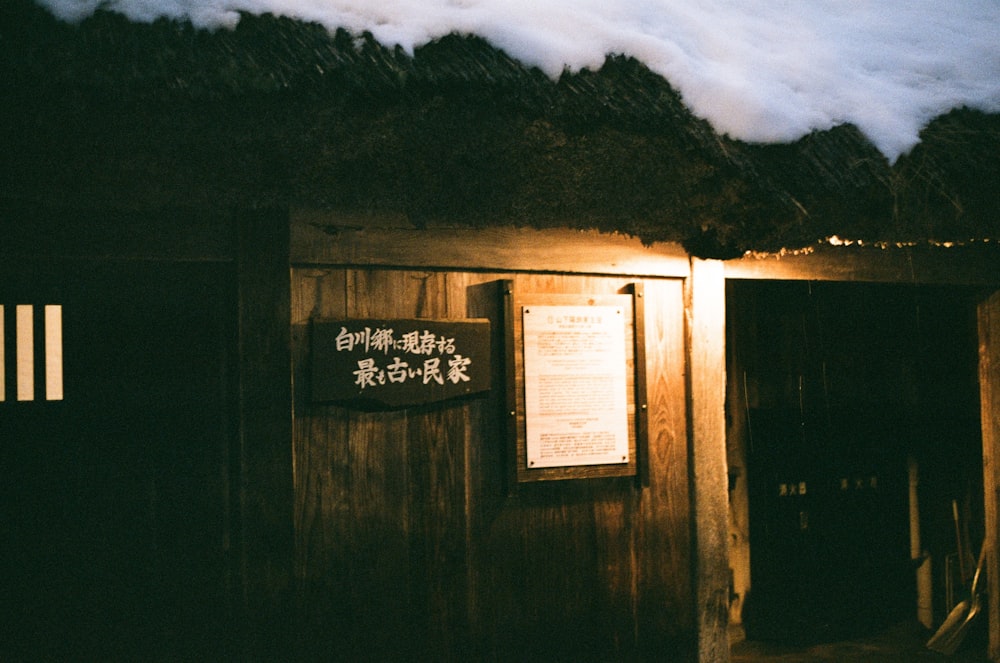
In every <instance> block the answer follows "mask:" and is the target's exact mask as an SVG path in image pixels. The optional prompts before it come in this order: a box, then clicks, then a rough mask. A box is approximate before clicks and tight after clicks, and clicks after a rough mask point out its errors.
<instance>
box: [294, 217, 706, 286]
mask: <svg viewBox="0 0 1000 663" xmlns="http://www.w3.org/2000/svg"><path fill="white" fill-rule="evenodd" d="M291 261H292V263H293V264H295V265H301V266H305V265H319V264H321V265H324V266H330V265H353V266H366V267H369V266H371V267H393V268H399V267H407V268H414V269H419V268H433V269H452V270H470V271H497V272H505V271H518V272H559V273H566V274H611V275H614V276H668V277H678V278H682V277H685V276H687V272H688V258H687V254H686V252H685V251H684V249H683V248H682V247H681V246H680V245H677V244H656V245H654V246H651V247H650V246H644V245H643V244H642V242H640V241H639V240H638V239H636V238H634V237H629V236H627V235H622V234H608V233H600V232H597V231H596V230H588V231H583V230H571V229H568V228H550V229H545V230H535V229H532V228H512V227H502V228H495V227H494V228H454V227H452V228H441V227H432V228H419V229H418V228H414V227H412V226H410V225H408V224H407V223H406V221H405V220H403V219H345V218H342V217H333V216H322V215H316V214H307V213H304V212H299V213H297V214H296V215H295V216H294V217H293V219H292V229H291Z"/></svg>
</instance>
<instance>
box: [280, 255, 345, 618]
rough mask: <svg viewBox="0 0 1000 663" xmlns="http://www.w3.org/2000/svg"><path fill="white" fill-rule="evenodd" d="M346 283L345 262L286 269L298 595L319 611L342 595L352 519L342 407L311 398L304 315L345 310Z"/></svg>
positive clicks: (326, 314)
mask: <svg viewBox="0 0 1000 663" xmlns="http://www.w3.org/2000/svg"><path fill="white" fill-rule="evenodd" d="M345 283H346V273H345V270H343V269H337V268H326V269H312V268H299V269H294V270H292V287H291V314H292V362H293V365H292V373H293V383H294V408H295V409H294V426H295V430H294V444H295V450H294V463H295V464H294V475H295V541H296V547H295V555H296V562H295V573H296V577H297V578H298V579H300V581H301V582H303V583H304V584H305V586H306V588H307V590H309V596H308V597H304V598H305V599H306V600H308V601H310V602H312V604H314V605H315V606H317V608H318V609H317V610H316V612H317V613H319V614H320V615H321V616H322V618H324V619H325V618H326V617H328V616H329V607H330V606H331V605H335V604H337V603H339V602H340V601H339V599H340V598H342V597H341V593H342V591H343V585H344V578H346V577H349V575H350V566H349V563H348V558H347V555H346V554H345V552H344V548H345V541H348V540H349V536H348V535H349V528H350V526H351V523H352V518H351V515H350V482H349V481H348V475H349V467H350V461H349V457H348V453H347V442H346V441H347V438H348V432H347V431H348V424H347V417H346V414H345V413H344V412H343V410H342V409H341V408H337V407H335V406H329V405H322V404H317V405H314V404H312V403H311V402H310V393H309V391H310V385H309V375H310V372H309V366H308V360H309V351H310V348H309V321H310V320H311V319H312V318H313V317H338V316H344V315H346V307H347V301H346V291H345V288H346V286H345ZM319 586H322V589H320V588H319ZM312 589H316V593H315V594H312Z"/></svg>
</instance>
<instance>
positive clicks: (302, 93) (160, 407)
mask: <svg viewBox="0 0 1000 663" xmlns="http://www.w3.org/2000/svg"><path fill="white" fill-rule="evenodd" d="M0 12H2V13H0V20H2V23H0V38H2V43H3V44H4V51H3V55H2V60H0V67H2V72H3V75H2V77H0V81H2V82H0V87H2V95H3V103H2V104H0V106H2V110H0V113H2V117H3V122H2V123H0V131H2V132H3V139H2V140H3V144H4V145H5V150H4V156H3V157H0V242H2V243H0V258H2V260H0V317H2V319H3V325H2V326H0V330H2V331H3V335H2V336H3V344H2V345H0V352H2V354H0V366H2V367H3V372H2V373H0V458H2V467H3V469H4V473H5V475H6V477H7V478H6V479H5V481H4V482H3V489H2V490H3V499H2V507H0V508H2V522H3V523H4V525H3V527H4V530H5V533H4V536H3V543H2V546H0V555H2V557H0V566H2V568H3V569H4V574H5V575H4V579H3V580H4V585H5V586H6V587H7V588H8V590H9V591H7V592H5V594H4V596H3V598H2V599H0V600H2V605H3V611H4V613H3V616H4V620H3V621H4V624H5V631H4V636H3V640H2V641H0V653H2V654H3V655H4V656H5V657H9V658H13V659H17V658H19V657H23V656H31V657H35V656H38V657H39V658H56V659H59V658H66V657H73V658H77V657H79V658H85V659H86V658H94V659H103V660H106V659H109V658H111V659H114V658H129V657H135V656H144V655H150V654H151V653H153V654H156V655H163V656H167V657H170V656H174V657H178V658H181V659H191V658H212V659H226V658H233V659H248V660H293V659H298V660H500V661H507V660H510V661H514V660H518V661H521V660H540V661H552V660H574V661H579V660H602V661H607V660H690V661H695V660H697V661H724V660H728V657H729V646H730V644H729V642H730V630H731V629H730V626H731V625H732V624H739V623H741V622H744V621H745V622H746V623H745V626H746V627H747V629H748V630H750V629H756V630H757V631H756V632H759V633H761V634H762V635H765V636H768V637H770V636H771V635H774V634H773V633H770V632H768V631H769V629H770V630H774V629H777V630H778V631H781V630H782V628H784V629H785V630H789V629H791V630H797V631H798V632H800V633H811V634H814V636H815V637H817V638H822V637H833V636H840V635H843V634H852V633H857V632H859V631H863V630H864V629H865V628H869V627H872V626H876V625H878V624H876V622H878V621H879V620H880V619H883V618H885V617H892V618H898V619H914V618H915V617H914V615H915V614H916V610H917V606H916V604H917V594H918V592H917V590H916V588H915V587H914V586H911V584H912V583H915V581H914V566H915V564H916V563H915V562H914V561H913V557H912V555H911V550H910V545H909V543H910V541H909V538H908V537H909V536H910V525H911V522H910V520H908V516H907V510H908V506H909V504H908V500H907V488H908V485H907V480H908V477H910V476H912V474H908V467H911V466H913V465H918V466H919V470H920V475H919V476H920V481H921V483H920V485H921V486H922V488H921V489H920V490H919V495H920V498H921V501H920V505H921V510H920V513H919V517H918V520H917V522H918V523H919V524H920V525H921V531H922V533H923V536H924V543H923V545H922V547H921V551H920V554H918V555H917V557H918V559H919V557H920V555H922V554H923V551H924V550H923V549H926V550H927V552H928V553H929V554H930V557H931V563H932V564H933V565H934V568H935V571H934V573H935V575H934V580H933V585H934V587H933V589H934V590H935V591H934V592H933V600H934V602H935V607H934V608H933V609H932V613H933V620H934V625H935V626H936V625H937V624H939V623H940V622H941V620H942V619H943V618H944V615H945V614H946V611H947V607H946V605H945V603H944V596H943V595H944V593H945V591H946V590H947V589H948V588H949V587H950V584H949V582H950V581H948V577H946V575H947V574H946V573H945V568H946V567H945V560H946V559H950V560H952V562H954V564H957V565H958V566H961V567H965V566H967V565H966V564H965V563H964V561H965V559H966V558H968V557H969V556H970V555H969V549H971V550H972V555H971V557H972V558H973V559H972V563H973V564H974V563H975V554H976V553H978V551H979V550H980V546H982V547H983V548H985V549H986V551H987V553H986V555H985V563H984V566H985V569H986V578H988V585H989V593H988V597H989V598H988V604H989V605H988V607H989V610H988V617H987V619H988V622H989V629H988V631H986V630H985V629H984V632H988V634H989V636H988V638H986V640H987V642H985V643H984V644H983V645H982V646H983V647H986V648H988V653H989V656H990V658H991V660H995V661H998V660H1000V636H998V634H1000V606H998V600H1000V586H998V578H1000V566H998V557H997V543H998V531H1000V530H998V528H1000V525H998V521H997V502H998V500H1000V492H998V486H1000V476H998V472H1000V470H998V467H997V457H998V453H1000V448H998V445H1000V427H998V423H997V422H998V421H1000V253H998V251H997V248H996V244H995V241H994V240H996V238H997V236H998V235H1000V222H998V219H1000V214H998V211H1000V206H998V204H997V198H996V191H997V190H998V185H1000V119H998V118H997V117H995V116H990V115H984V114H980V113H976V112H973V111H969V110H957V111H955V112H953V113H951V114H949V115H947V116H944V117H941V118H938V119H937V120H935V121H934V122H933V123H932V124H931V125H930V126H929V127H928V128H927V129H926V130H925V132H924V134H923V141H922V142H921V144H920V145H918V146H917V147H916V148H915V149H914V151H913V152H912V153H911V154H909V155H906V156H904V157H903V158H901V159H900V160H899V161H898V162H897V163H895V164H889V163H888V162H887V161H886V160H885V159H884V158H883V157H881V156H880V155H879V154H878V153H877V152H876V151H875V150H874V148H873V147H872V146H871V145H869V144H868V143H867V142H866V141H865V139H864V138H863V137H862V136H861V135H860V134H859V133H858V132H857V131H856V130H855V129H853V128H852V127H849V126H845V127H839V128H837V129H834V130H831V131H829V132H823V133H817V134H814V135H810V136H808V137H806V138H803V139H802V140H801V141H799V142H797V143H795V144H791V145H770V146H768V145H748V144H744V143H740V142H739V141H734V140H731V139H729V138H727V137H724V136H718V135H716V134H714V132H713V131H712V130H711V128H710V127H709V126H708V125H706V124H705V123H703V122H701V121H699V120H697V119H695V118H694V117H692V116H691V115H690V114H689V113H688V112H687V111H686V110H685V109H684V107H683V106H682V104H681V103H680V100H679V98H678V96H677V94H676V93H675V92H674V91H673V90H672V89H671V88H670V86H669V84H668V83H667V82H666V81H663V80H662V79H660V78H659V77H657V76H655V75H653V74H651V73H650V72H648V71H647V70H646V69H645V68H644V67H642V65H640V64H639V63H637V62H634V61H631V60H626V59H617V58H610V59H609V60H608V61H607V63H606V64H605V66H604V68H603V69H601V70H600V71H597V72H589V71H585V72H581V73H579V74H574V75H566V76H564V77H563V78H562V79H560V80H559V81H551V80H549V79H547V78H546V77H544V76H542V75H541V74H540V73H539V72H537V71H533V70H529V69H525V68H524V67H522V66H521V65H519V64H518V63H516V62H514V61H512V60H510V59H509V58H507V57H506V56H505V55H504V54H503V53H501V52H499V51H496V50H495V49H493V48H491V47H490V46H488V45H487V44H485V43H483V42H481V41H478V40H476V39H472V38H457V37H455V38H449V39H445V40H442V41H440V42H436V43H434V44H431V45H429V46H427V47H426V48H424V49H421V50H419V51H418V52H417V53H416V54H415V56H414V57H413V58H410V57H408V56H405V55H403V54H400V53H398V52H392V51H387V50H385V49H383V48H381V47H379V46H378V45H377V44H375V43H374V42H373V41H371V40H370V39H365V38H364V37H356V36H352V35H347V34H345V33H339V34H336V35H329V34H327V33H326V32H325V31H324V30H322V29H321V28H319V27H318V26H313V25H306V24H302V23H298V22H294V21H288V20H284V19H275V18H273V17H262V18H254V17H249V16H248V17H244V18H243V20H242V21H241V22H240V24H239V26H238V27H237V28H236V29H235V30H233V31H231V32H225V31H224V32H219V33H204V32H199V31H197V30H194V29H193V28H191V26H189V25H185V24H178V23H172V22H167V21H160V22H157V23H154V24H152V25H135V24H130V23H128V22H126V21H125V20H124V19H122V18H120V17H118V16H116V15H114V14H108V13H101V12H99V13H98V14H97V15H95V16H94V17H93V18H90V19H87V20H86V21H84V22H83V23H82V24H80V25H78V26H69V25H65V24H62V23H58V22H56V21H55V20H54V19H52V18H51V17H50V16H48V15H47V14H46V13H45V12H43V11H42V10H40V9H37V8H35V7H34V6H33V5H32V4H31V3H30V2H27V1H23V2H22V1H18V2H14V3H10V5H9V6H7V7H5V8H4V9H3V10H0ZM835 236H836V237H841V238H845V239H844V240H837V239H834V240H832V241H831V239H830V238H833V237H835ZM848 240H849V241H848ZM552 296H558V297H567V298H568V299H567V300H566V301H573V302H576V303H577V304H580V305H583V306H586V305H589V304H590V303H592V302H594V301H604V299H603V298H606V297H612V296H617V297H621V296H626V298H627V300H628V302H629V304H628V306H629V308H628V311H629V312H630V313H631V315H630V316H629V319H630V321H631V322H630V324H629V325H627V328H626V338H627V343H625V344H624V345H626V348H625V352H626V355H627V361H628V363H627V366H628V369H627V375H628V380H629V382H628V384H629V389H628V402H629V406H628V407H629V419H628V422H629V423H628V428H629V438H630V440H631V444H632V446H631V447H630V449H629V453H628V456H629V459H628V463H626V464H625V465H624V466H623V467H619V466H615V467H612V468H611V470H610V471H607V472H603V471H600V470H597V471H589V470H588V469H587V468H583V469H580V468H572V470H571V471H567V472H564V473H562V474H560V473H559V472H555V473H548V474H543V475H537V474H532V471H531V470H530V469H529V468H526V467H521V465H522V463H524V462H525V459H524V455H523V449H522V448H521V447H519V446H518V440H519V439H520V436H521V435H523V431H522V427H523V426H525V423H526V419H528V416H527V415H526V414H525V411H524V403H523V399H524V395H523V392H522V390H523V388H524V368H523V361H524V360H523V357H522V355H519V354H518V353H517V352H515V349H517V348H519V347H520V346H517V343H518V342H520V343H522V344H523V339H521V337H520V336H519V335H518V331H521V332H523V329H520V330H519V328H518V324H519V323H517V320H518V319H519V316H520V309H516V308H514V307H513V306H512V304H511V302H516V301H528V300H530V301H535V302H550V301H559V302H561V301H564V300H562V299H558V298H552ZM514 297H520V298H526V299H523V300H514V299H512V298H514ZM532 298H535V299H532ZM616 301H618V300H616ZM469 319H474V320H488V321H489V323H490V325H489V330H490V331H489V334H488V335H487V337H486V343H485V350H486V351H487V352H486V354H485V356H486V357H488V358H489V361H488V363H489V369H490V371H489V383H488V386H487V388H485V389H484V390H481V391H477V392H476V393H471V394H467V395H463V396H461V397H458V398H451V397H449V398H441V399H426V400H425V401H424V402H416V403H410V402H408V403H406V404H404V405H396V406H372V404H371V403H361V402H357V401H350V400H346V401H337V400H332V401H331V400H324V399H321V398H318V397H317V396H316V393H315V392H316V389H315V386H316V383H317V374H316V371H315V370H314V368H315V361H316V353H317V341H316V339H317V338H318V335H317V325H318V324H321V323H324V322H325V321H333V322H334V324H339V323H344V322H345V321H350V320H384V321H420V320H425V321H427V324H432V323H436V322H446V323H453V322H456V321H463V320H469ZM415 329H416V327H415ZM519 399H521V400H519ZM911 459H912V461H913V463H912V464H910V465H908V463H910V461H911ZM539 476H541V477H542V478H543V479H544V480H536V479H538V478H539ZM953 505H954V508H955V512H956V513H958V515H959V518H958V520H957V523H958V524H959V527H958V530H959V531H958V534H959V536H958V538H957V539H956V538H955V536H954V535H955V523H953V522H952V520H951V518H952V509H953ZM963 546H964V547H965V548H966V549H965V550H962V549H961V548H963ZM948 568H949V569H950V568H951V567H950V566H949V567H948ZM968 570H969V569H968V568H965V569H959V572H958V573H959V575H968ZM809 578H812V579H814V580H816V584H815V586H811V587H803V584H802V583H803V582H805V580H804V579H809ZM960 585H961V582H959V587H958V589H959V590H960ZM755 592H756V593H755ZM751 599H752V600H751ZM751 605H753V607H751ZM859 606H866V607H868V608H872V607H873V606H878V609H877V610H867V611H866V610H860V609H858V607H859ZM845 615H861V616H862V619H861V623H855V622H852V621H851V620H850V619H846V618H845ZM755 619H756V620H757V621H754V620H755ZM980 621H982V620H980ZM778 635H779V636H780V635H781V634H780V633H778Z"/></svg>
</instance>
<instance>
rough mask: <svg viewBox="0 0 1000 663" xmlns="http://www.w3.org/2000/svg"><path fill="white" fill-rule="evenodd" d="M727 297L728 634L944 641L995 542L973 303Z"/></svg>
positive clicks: (878, 293) (842, 296)
mask: <svg viewBox="0 0 1000 663" xmlns="http://www.w3.org/2000/svg"><path fill="white" fill-rule="evenodd" d="M727 296H728V300H729V301H728V305H727V311H728V312H729V314H728V318H729V320H728V325H729V331H728V335H729V342H728V352H729V360H728V361H729V371H728V372H729V383H730V386H729V405H728V414H729V432H728V438H727V439H728V447H729V464H730V488H731V495H730V496H731V512H732V514H733V515H732V518H731V522H732V527H731V534H732V536H731V559H732V562H733V564H732V566H733V570H734V573H733V577H734V583H733V585H734V586H733V593H732V594H733V601H734V615H733V621H734V622H736V623H742V626H743V630H744V633H745V636H746V638H747V639H748V640H766V641H774V642H782V643H790V644H809V643H818V642H830V641H834V640H843V639H852V638H858V637H863V636H870V635H872V634H874V633H877V632H880V631H882V630H884V629H886V628H888V627H890V626H892V625H896V624H900V623H903V622H906V623H913V624H917V623H918V619H920V620H921V621H924V622H931V624H927V623H924V624H923V626H922V628H925V629H929V628H932V627H934V628H936V626H937V625H938V624H940V623H941V621H942V620H943V619H944V616H945V615H946V614H947V612H948V610H949V609H950V607H951V605H950V604H951V603H954V602H955V601H957V600H961V598H962V597H961V595H960V593H959V592H960V588H961V585H962V582H963V580H964V579H966V578H968V577H970V576H971V572H972V570H973V569H974V566H975V559H976V554H977V553H978V551H979V546H980V545H981V542H982V539H983V514H982V504H983V497H982V490H983V488H982V441H981V432H980V419H979V392H978V389H979V385H978V373H977V338H976V317H975V302H976V293H975V292H973V291H972V290H971V289H962V288H954V287H937V286H935V287H928V286H915V285H884V284H854V283H835V282H819V283H817V282H804V281H803V282H754V281H737V282H731V283H730V284H729V287H728V293H727ZM914 481H916V489H915V490H911V484H912V483H913V482H914ZM914 534H917V535H918V538H919V542H918V543H917V542H915V540H914V539H913V538H912V536H913V535H914ZM914 545H916V546H917V550H914ZM922 564H929V565H930V569H931V573H930V583H929V584H930V586H929V587H928V586H927V583H926V582H923V583H920V584H921V585H922V586H921V588H920V590H919V591H918V581H917V575H918V573H917V569H918V567H920V566H921V565H922ZM925 578H926V576H925ZM920 610H923V611H924V612H923V615H922V617H921V616H920V615H918V612H919V611H920ZM928 611H929V612H928Z"/></svg>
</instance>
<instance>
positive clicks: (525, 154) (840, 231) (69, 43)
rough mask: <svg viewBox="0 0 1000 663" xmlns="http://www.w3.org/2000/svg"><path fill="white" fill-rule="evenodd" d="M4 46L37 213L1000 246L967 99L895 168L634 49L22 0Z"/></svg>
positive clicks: (983, 154)
mask: <svg viewBox="0 0 1000 663" xmlns="http://www.w3.org/2000/svg"><path fill="white" fill-rule="evenodd" d="M0 45H2V52H0V95H2V99H0V114H2V121H0V131H2V132H3V133H2V141H3V144H4V146H5V150H4V152H5V155H4V156H3V157H0V197H3V199H4V200H6V201H8V202H11V201H13V202H15V203H17V204H18V205H24V204H29V205H39V206H57V207H64V208H65V207H69V208H78V209H87V210H136V211H142V210H163V209H168V208H183V209H228V208H233V207H241V206H242V207H247V206H249V207H252V206H261V205H280V206H289V207H305V208H325V209H330V210H334V211H342V212H345V213H350V214H355V215H356V214H362V215H364V214H392V215H400V214H401V215H405V217H406V218H408V219H409V220H410V221H411V222H412V223H414V224H416V225H418V226H419V225H422V224H430V223H434V224H440V223H447V224H465V225H496V224H510V225H528V226H535V227H544V226H553V225H558V226H567V225H568V226H570V227H580V228H598V229H602V230H607V231H617V232H624V233H628V234H631V235H635V236H638V237H640V238H642V239H643V240H644V241H647V242H653V241H660V240H669V241H680V242H683V243H685V245H686V246H688V247H689V249H690V250H692V251H693V252H695V253H697V254H699V255H706V256H721V255H733V254H736V253H739V252H741V251H744V250H747V249H758V250H775V249H778V248H782V247H797V246H803V245H806V244H810V243H813V242H815V241H817V240H818V239H821V238H824V237H828V236H830V235H839V236H841V237H845V238H851V239H862V240H867V241H887V242H908V241H919V242H922V241H938V242H941V241H945V242H948V241H957V242H968V241H973V240H976V241H978V240H988V239H997V238H998V237H1000V214H998V208H1000V204H998V200H1000V196H997V194H996V192H997V191H998V190H1000V117H998V116H996V115H986V114H983V113H978V112H974V111H971V110H967V109H958V110H956V111H954V112H952V113H950V114H948V115H946V116H943V117H940V118H938V119H937V120H935V121H934V122H933V123H932V124H931V125H930V126H928V127H927V128H926V130H925V131H924V132H923V136H922V139H923V140H922V142H921V144H920V145H919V146H918V147H917V148H915V149H914V150H913V151H912V152H911V153H910V154H909V155H906V156H904V157H902V158H901V159H899V161H898V162H897V163H895V164H890V163H889V162H888V161H887V160H886V159H885V158H884V157H883V156H882V155H881V154H880V153H879V152H877V151H876V150H875V148H874V147H873V146H872V145H871V144H870V143H869V142H868V141H867V140H866V139H865V138H864V137H863V136H862V135H861V134H860V133H859V132H858V131H857V130H856V129H855V128H854V127H852V126H841V127H837V128H835V129H833V130H831V131H826V132H817V133H814V134H812V135H809V136H807V137H805V138H803V139H801V140H799V141H797V142H795V143H793V144H786V145H751V144H746V143H743V142H740V141H735V140H732V139H730V138H728V137H726V136H720V135H717V134H716V133H715V132H714V131H713V130H712V128H711V127H710V126H709V125H708V124H707V123H705V122H704V121H701V120H699V119H697V118H695V117H694V116H692V115H691V113H690V112H688V110H687V109H686V108H685V106H684V104H683V100H682V99H681V97H680V96H679V95H678V94H677V92H676V91H675V90H674V89H673V88H672V87H671V86H670V84H669V83H668V82H667V81H665V80H663V79H662V78H661V77H659V76H657V75H655V74H652V73H651V72H650V71H648V70H647V69H646V68H645V67H644V66H643V65H642V64H640V63H638V62H636V61H634V60H631V59H626V58H621V57H609V58H608V59H607V61H606V62H605V64H604V66H603V67H602V68H601V69H600V70H599V71H583V72H579V73H573V74H565V75H563V76H562V77H561V78H560V79H559V80H558V81H553V80H551V79H549V78H548V77H546V76H544V75H543V74H542V73H541V72H539V71H537V70H533V69H530V68H526V67H524V66H522V65H521V64H519V63H518V62H516V61H514V60H512V59H511V58H509V57H507V56H506V55H505V54H504V53H503V52H501V51H499V50H497V49H495V48H493V47H491V46H490V45H489V44H487V43H485V42H484V41H482V40H480V39H477V38H475V37H461V36H450V37H447V38H444V39H441V40H439V41H437V42H434V43H432V44H429V45H427V46H425V47H423V48H421V49H419V50H418V51H417V52H416V53H414V54H413V56H412V57H410V56H408V55H407V54H405V53H402V52H400V51H398V50H391V49H387V48H384V47H382V46H380V45H379V44H377V43H375V42H374V41H373V40H372V39H371V38H370V37H368V36H365V35H350V34H347V33H345V32H338V33H336V34H329V33H328V32H327V31H326V30H325V29H324V28H322V27H320V26H318V25H314V24H308V23H303V22H299V21H293V20H289V19H283V18H276V17H273V16H263V17H253V16H244V17H243V19H242V20H241V21H240V23H239V25H238V27H237V28H235V29H234V30H221V31H216V32H209V31H202V30H196V29H195V28H193V27H192V26H191V25H190V24H187V23H178V22H171V21H166V20H161V21H158V22H156V23H154V24H151V25H147V24H134V23H130V22H128V21H126V20H125V19H124V18H122V17H121V16H119V15H117V14H112V13H107V12H98V13H97V14H95V15H94V16H93V17H91V18H89V19H87V20H85V21H84V22H82V23H81V24H80V25H69V24H65V23H61V22H58V21H56V20H55V19H54V18H52V17H51V16H50V15H49V14H47V13H46V12H45V11H43V10H41V9H39V8H37V7H35V6H34V5H33V4H32V3H31V2H30V1H29V0H13V1H12V2H9V3H5V6H4V8H3V9H0Z"/></svg>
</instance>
